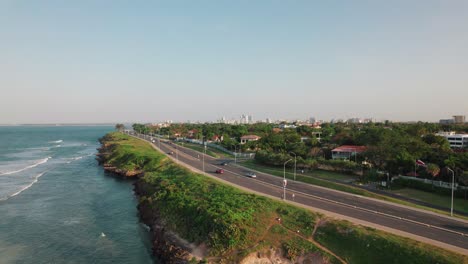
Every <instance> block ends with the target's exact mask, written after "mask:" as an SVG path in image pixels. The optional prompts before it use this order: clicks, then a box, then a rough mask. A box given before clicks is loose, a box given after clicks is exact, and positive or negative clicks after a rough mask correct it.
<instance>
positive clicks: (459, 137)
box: [436, 132, 468, 148]
mask: <svg viewBox="0 0 468 264" xmlns="http://www.w3.org/2000/svg"><path fill="white" fill-rule="evenodd" d="M436 135H438V136H442V137H445V138H446V139H447V140H448V142H449V143H450V147H451V148H468V134H455V132H439V133H437V134H436Z"/></svg>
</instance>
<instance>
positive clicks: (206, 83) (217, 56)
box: [0, 0, 468, 125]
mask: <svg viewBox="0 0 468 264" xmlns="http://www.w3.org/2000/svg"><path fill="white" fill-rule="evenodd" d="M0 21H1V22H2V23H0V30H1V31H2V41H1V42H0V57H1V58H2V63H0V72H1V74H0V85H1V87H2V90H1V95H2V96H1V99H0V124H3V125H6V124H55V123H63V124H65V123H68V124H70V123H75V124H78V123H88V124H89V123H107V124H112V123H132V122H154V121H163V120H174V121H176V122H185V121H187V120H191V121H192V122H196V121H201V122H205V121H215V120H218V119H220V118H221V117H223V116H225V117H226V118H228V119H231V118H236V119H238V118H239V116H240V115H241V114H252V115H253V117H254V120H261V119H265V118H271V119H273V120H276V119H308V118H309V117H315V118H316V119H323V120H327V121H328V120H330V119H333V118H335V119H338V118H342V119H347V118H353V117H360V118H374V119H376V120H385V119H388V120H392V121H403V122H404V121H429V122H437V121H438V120H439V119H448V118H451V117H452V115H468V103H467V98H468V87H467V84H468V74H466V69H468V49H467V48H466V47H467V46H468V31H467V30H466V25H468V2H467V1H457V0H453V1H443V2H442V1H435V0H434V1H410V2H408V1H392V2H388V1H349V2H339V1H337V2H323V3H322V2H318V3H316V2H313V1H294V2H286V1H273V0H271V1H235V2H232V1H196V2H195V1H185V2H182V1H177V2H176V1H167V2H160V1H156V2H153V1H148V2H146V1H142V2H128V3H127V2H120V1H99V2H94V1H79V2H56V1H39V2H38V1H3V2H2V3H0Z"/></svg>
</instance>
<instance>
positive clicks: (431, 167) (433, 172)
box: [426, 163, 440, 186]
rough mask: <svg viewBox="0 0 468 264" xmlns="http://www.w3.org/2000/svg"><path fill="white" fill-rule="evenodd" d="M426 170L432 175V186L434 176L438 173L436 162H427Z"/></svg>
mask: <svg viewBox="0 0 468 264" xmlns="http://www.w3.org/2000/svg"><path fill="white" fill-rule="evenodd" d="M426 171H427V172H428V173H429V174H431V175H432V186H434V178H435V177H437V175H439V172H440V168H439V166H438V165H437V164H434V163H429V164H427V167H426Z"/></svg>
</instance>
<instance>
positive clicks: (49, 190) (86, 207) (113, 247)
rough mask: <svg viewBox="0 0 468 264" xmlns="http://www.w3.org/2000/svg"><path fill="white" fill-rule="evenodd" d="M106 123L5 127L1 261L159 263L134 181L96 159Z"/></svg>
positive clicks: (1, 140)
mask: <svg viewBox="0 0 468 264" xmlns="http://www.w3.org/2000/svg"><path fill="white" fill-rule="evenodd" d="M112 129H113V128H112V127H103V126H49V127H36V126H12V127H0V263H1V264H3V263H153V262H154V260H153V259H152V258H151V249H150V239H149V234H148V230H147V229H146V227H145V226H143V225H142V224H140V223H139V221H138V217H137V209H136V204H137V201H136V198H135V197H134V195H133V191H132V188H133V186H132V183H131V182H130V181H125V180H120V179H117V178H114V177H111V176H109V175H107V174H105V173H104V172H103V169H102V167H100V166H98V164H97V162H96V160H95V154H96V148H98V147H99V143H98V141H97V140H98V138H99V137H101V136H103V135H104V134H105V133H107V132H109V131H111V130H112Z"/></svg>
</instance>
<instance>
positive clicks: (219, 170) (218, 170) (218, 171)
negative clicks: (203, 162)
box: [216, 169, 224, 174]
mask: <svg viewBox="0 0 468 264" xmlns="http://www.w3.org/2000/svg"><path fill="white" fill-rule="evenodd" d="M216 173H218V174H223V173H224V170H223V169H217V170H216Z"/></svg>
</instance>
